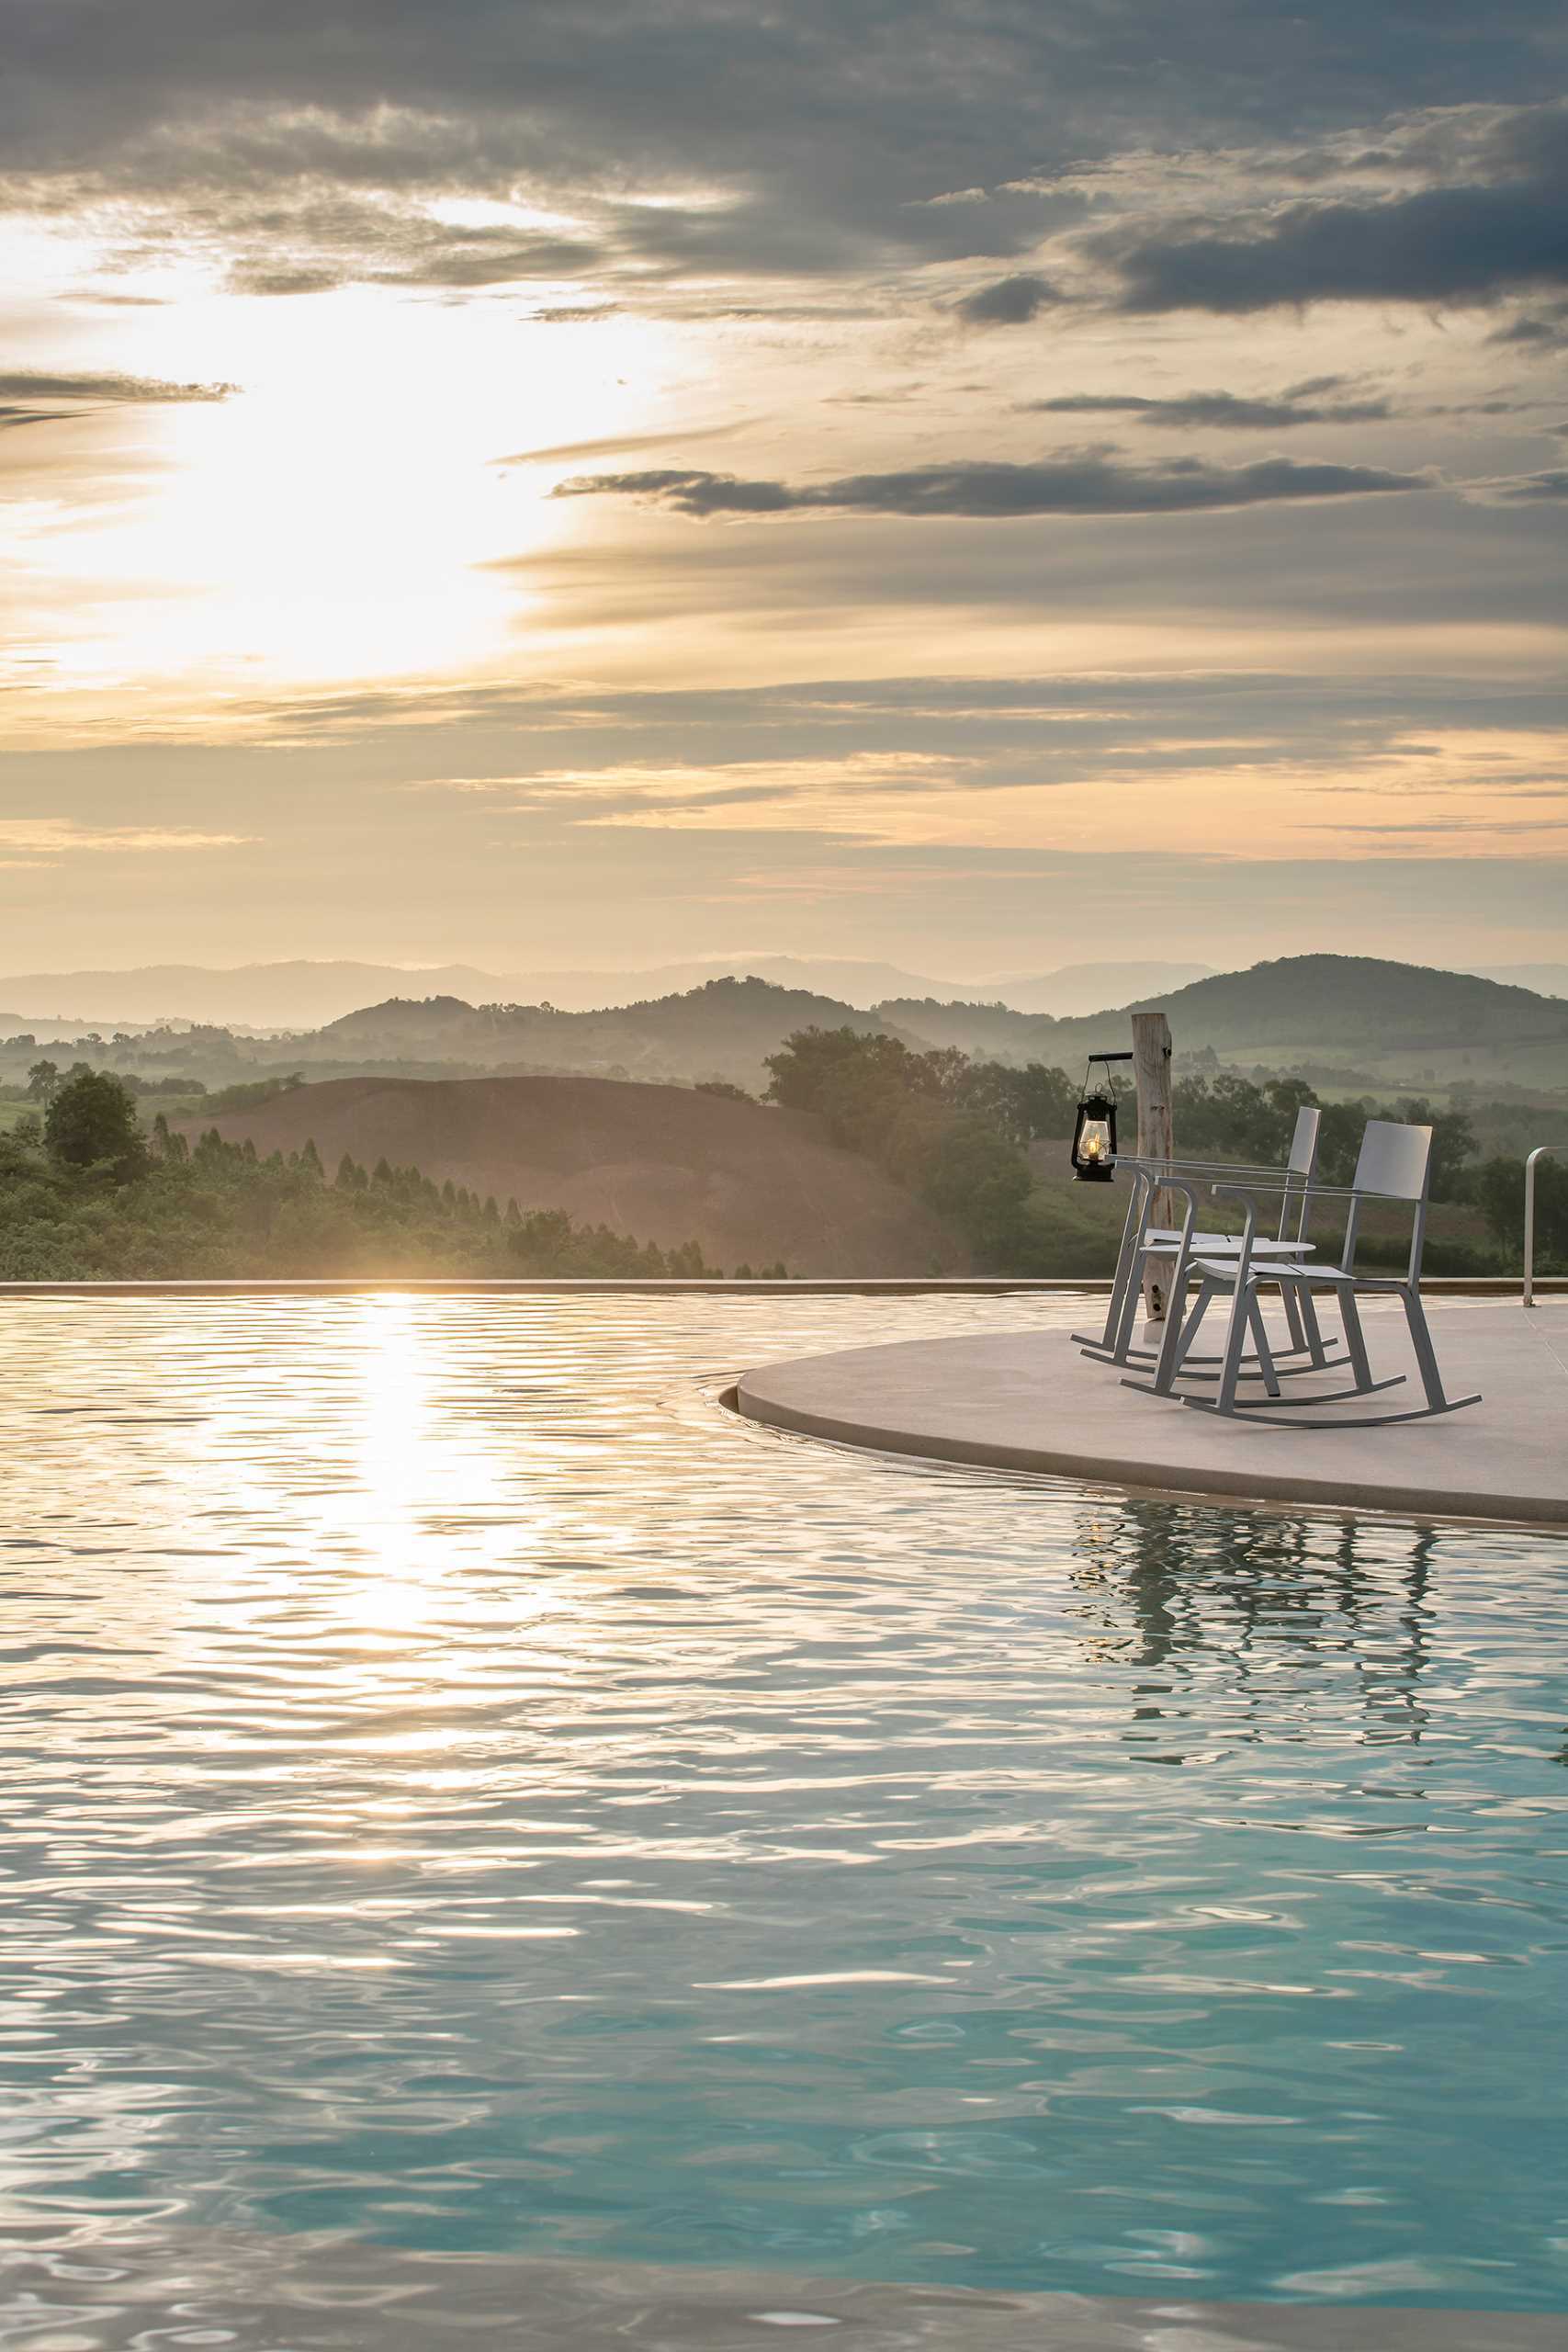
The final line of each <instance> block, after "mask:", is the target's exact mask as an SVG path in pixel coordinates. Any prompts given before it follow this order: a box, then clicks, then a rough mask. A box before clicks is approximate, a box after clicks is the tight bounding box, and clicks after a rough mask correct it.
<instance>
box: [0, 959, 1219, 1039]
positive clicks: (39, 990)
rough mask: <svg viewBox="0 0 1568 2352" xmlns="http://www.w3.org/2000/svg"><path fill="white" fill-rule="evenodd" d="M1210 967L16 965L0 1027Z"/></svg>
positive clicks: (1076, 982) (1090, 999) (1012, 993)
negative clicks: (396, 1002)
mask: <svg viewBox="0 0 1568 2352" xmlns="http://www.w3.org/2000/svg"><path fill="white" fill-rule="evenodd" d="M1209 969H1210V967H1209V966H1208V965H1206V964H1169V963H1165V964H1162V963H1150V962H1147V961H1137V960H1129V961H1127V962H1125V963H1099V964H1067V965H1065V966H1064V967H1062V968H1061V969H1060V970H1059V971H1055V972H1051V971H1047V972H1042V973H1037V974H1034V975H1027V974H1021V975H1015V976H1013V977H1012V978H1005V979H992V980H934V979H929V978H923V977H922V976H921V975H920V974H919V973H916V972H906V971H902V970H900V969H899V967H897V965H894V964H881V963H874V962H869V961H863V960H858V959H855V958H845V957H837V958H833V957H824V956H705V957H699V958H697V959H695V960H694V961H691V962H688V963H682V964H662V965H657V966H653V967H650V968H649V969H647V970H643V971H633V972H605V971H574V972H547V971H546V972H539V971H534V972H491V971H485V970H483V969H481V968H480V967H479V966H478V965H474V964H435V965H429V966H423V967H417V968H412V969H411V968H405V967H401V966H398V965H393V964H357V963H309V962H301V963H288V964H242V965H239V966H237V967H234V968H233V969H232V970H221V969H218V968H215V967H211V966H208V965H203V964H147V965H142V966H141V967H139V968H137V969H135V970H128V971H110V970H104V971H79V972H16V973H12V974H10V975H9V976H8V977H6V978H0V1004H11V1005H16V1006H17V1007H18V1008H19V1010H18V1011H17V1012H0V1030H4V1029H7V1028H9V1029H12V1030H15V1029H18V1028H26V1029H30V1030H31V1031H32V1032H33V1034H34V1035H36V1036H39V1037H40V1038H44V1039H46V1040H47V1039H48V1038H49V1037H50V1036H51V1035H73V1036H74V1035H78V1034H80V1032H81V1031H82V1030H83V1029H101V1030H103V1031H105V1032H106V1033H107V1032H109V1031H112V1030H114V1029H117V1028H124V1027H127V1026H132V1027H134V1026H139V1025H143V1024H146V1023H152V1022H156V1021H165V1020H166V1021H200V1022H211V1023H219V1024H222V1025H224V1026H228V1027H232V1028H242V1029H274V1030H281V1029H288V1030H298V1029H314V1028H318V1027H320V1026H321V1024H322V1023H325V1022H331V1021H337V1020H339V1019H341V1018H342V1016H343V1015H344V1013H348V1012H355V1011H357V1010H358V1009H359V1008H360V1007H362V1006H365V1005H372V1004H376V1003H378V1002H382V1001H385V1000H386V999H388V998H389V997H440V996H448V997H457V998H459V999H461V1000H462V1001H464V1002H465V1003H467V1004H471V1005H482V1004H530V1005H534V1004H549V1005H553V1006H555V1007H557V1008H558V1010H559V1011H561V1012H592V1011H596V1010H601V1009H605V1008H610V1007H615V1006H619V1005H627V1004H637V1003H640V1002H646V1001H649V999H652V998H657V997H668V996H674V995H678V994H680V993H682V991H684V990H686V989H694V988H698V987H700V986H701V985H702V983H703V982H704V981H705V980H711V979H718V978H724V977H726V976H727V975H732V976H734V977H736V978H743V977H744V976H745V975H747V974H749V973H750V974H754V975H755V976H756V977H757V978H759V979H763V980H771V981H773V983H774V985H775V986H777V987H781V988H786V989H803V990H805V991H806V992H807V994H809V995H813V996H822V997H832V998H834V999H836V1000H838V1001H840V1002H842V1003H845V1004H849V1005H852V1006H854V1007H856V1008H858V1009H859V1010H860V1011H862V1012H865V1011H867V1010H869V1009H870V1007H871V1006H873V1005H874V1004H879V1003H882V1002H883V1001H886V999H888V998H891V997H919V998H931V999H933V1000H935V1001H937V1002H939V1003H951V1002H952V1001H953V1000H955V999H958V998H964V999H969V1000H973V1001H979V1002H995V1001H998V1000H1000V1001H1002V1002H1004V1003H1007V1004H1010V1005H1011V1006H1013V1007H1014V1008H1015V1009H1016V1010H1017V1011H1018V1012H1054V1013H1057V1014H1061V1015H1071V1014H1073V1013H1077V1012H1093V1011H1094V1009H1095V1007H1096V1006H1097V1005H1100V1004H1110V1003H1125V1002H1126V1001H1128V1000H1129V999H1130V998H1132V997H1134V996H1140V995H1148V994H1151V993H1152V992H1153V991H1154V990H1156V989H1170V988H1180V987H1182V986H1184V985H1185V984H1186V982H1188V981H1189V980H1193V979H1198V978H1201V977H1202V976H1203V975H1204V974H1205V973H1206V972H1207V971H1208V970H1209Z"/></svg>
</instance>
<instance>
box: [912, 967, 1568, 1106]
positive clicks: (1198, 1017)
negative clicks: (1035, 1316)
mask: <svg viewBox="0 0 1568 2352" xmlns="http://www.w3.org/2000/svg"><path fill="white" fill-rule="evenodd" d="M1156 1006H1158V1007H1161V1008H1163V1010H1164V1011H1165V1012H1166V1013H1167V1014H1168V1017H1169V1020H1170V1026H1171V1034H1172V1036H1173V1038H1174V1040H1175V1044H1176V1050H1177V1054H1178V1056H1179V1057H1181V1058H1185V1059H1190V1058H1191V1057H1193V1056H1195V1055H1201V1054H1207V1053H1212V1054H1213V1055H1215V1056H1217V1057H1219V1059H1220V1060H1221V1061H1222V1062H1225V1063H1229V1064H1233V1065H1235V1066H1237V1067H1242V1068H1247V1067H1250V1066H1252V1065H1261V1066H1263V1067H1265V1068H1267V1069H1291V1068H1293V1067H1295V1066H1297V1065H1299V1064H1305V1063H1312V1064H1315V1065H1322V1064H1338V1065H1342V1066H1344V1067H1345V1068H1347V1069H1353V1070H1355V1071H1357V1072H1359V1073H1360V1074H1362V1075H1363V1076H1364V1077H1368V1078H1371V1079H1372V1080H1376V1081H1378V1082H1379V1083H1383V1084H1390V1085H1393V1084H1405V1085H1411V1086H1417V1085H1427V1086H1432V1085H1437V1086H1445V1085H1451V1084H1453V1083H1455V1082H1456V1081H1458V1080H1471V1081H1472V1082H1479V1081H1483V1080H1487V1079H1490V1080H1503V1081H1507V1082H1511V1083H1515V1084H1521V1085H1532V1086H1538V1087H1545V1088H1554V1087H1564V1086H1568V1001H1563V1000H1562V999H1560V998H1554V997H1543V996H1537V995H1535V994H1534V993H1533V992H1532V991H1531V990H1530V989H1522V988H1513V987H1506V986H1502V985H1500V984H1499V983H1498V982H1497V981H1495V980H1488V979H1482V978H1478V977H1476V976H1475V975H1473V974H1471V973H1465V972H1444V971H1437V970H1432V969H1428V968H1427V967H1426V966H1425V965H1419V964H1395V963H1389V962H1384V961H1382V960H1380V959H1378V958H1375V957H1372V956H1285V957H1282V958H1281V959H1280V961H1279V962H1277V963H1269V964H1255V965H1254V966H1253V967H1252V968H1251V969H1250V970H1249V971H1246V972H1219V973H1216V974H1214V976H1213V978H1209V979H1203V980H1194V981H1193V982H1192V983H1191V985H1190V987H1187V988H1184V989H1174V990H1172V991H1171V992H1169V993H1168V994H1165V995H1161V996H1159V997H1155V998H1145V999H1144V1000H1143V1001H1141V1002H1140V1003H1137V1004H1134V1005H1126V1006H1122V1007H1119V1008H1116V1009H1113V1010H1108V1011H1106V1012H1097V1013H1094V1014H1092V1015H1091V1016H1089V1017H1088V1018H1086V1019H1081V1020H1077V1021H1053V1020H1051V1019H1050V1018H1049V1017H1048V1016H1046V1015H1044V1014H1036V1015H1033V1016H1030V1015H1026V1014H1022V1013H1016V1012H1010V1011H1009V1010H1008V1008H1007V1007H1006V1006H1002V1005H925V1004H916V1003H912V1002H908V1001H901V1002H898V1003H896V1004H890V1005H883V1006H880V1007H879V1008H878V1011H879V1012H881V1013H882V1014H883V1015H884V1016H885V1017H886V1018H888V1019H890V1020H893V1021H896V1022H897V1023H899V1024H900V1025H901V1026H902V1027H905V1028H906V1029H909V1030H915V1031H918V1032H919V1034H921V1035H929V1036H930V1037H931V1042H932V1043H933V1044H941V1045H953V1046H959V1047H960V1048H961V1049H963V1050H964V1051H965V1052H968V1053H982V1054H991V1055H999V1056H1005V1057H1008V1058H1009V1059H1033V1060H1039V1061H1046V1062H1053V1063H1055V1064H1056V1065H1058V1066H1059V1067H1061V1068H1064V1069H1075V1068H1077V1066H1079V1065H1081V1064H1082V1062H1083V1061H1084V1059H1085V1058H1086V1057H1087V1056H1088V1055H1089V1054H1090V1053H1092V1052H1094V1051H1095V1050H1097V1049H1098V1048H1105V1049H1109V1050H1115V1049H1116V1048H1119V1047H1122V1046H1125V1045H1126V1044H1127V1042H1128V1037H1129V1018H1128V1017H1129V1015H1130V1014H1131V1013H1132V1012H1140V1011H1145V1010H1148V1009H1152V1008H1154V1007H1156Z"/></svg>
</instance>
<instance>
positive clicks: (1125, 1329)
mask: <svg viewBox="0 0 1568 2352" xmlns="http://www.w3.org/2000/svg"><path fill="white" fill-rule="evenodd" d="M1322 1119H1323V1114H1322V1112H1321V1111H1319V1110H1318V1109H1316V1108H1315V1106H1314V1105H1311V1104H1307V1103H1303V1105H1302V1107H1301V1109H1300V1110H1298V1112H1297V1113H1296V1124H1295V1128H1294V1130H1293V1132H1292V1136H1291V1148H1290V1152H1289V1155H1288V1157H1287V1159H1286V1161H1285V1166H1284V1169H1283V1171H1281V1170H1279V1169H1277V1168H1271V1169H1269V1170H1261V1169H1250V1168H1245V1167H1238V1166H1235V1164H1231V1165H1227V1164H1226V1163H1225V1162H1224V1161H1220V1160H1195V1159H1138V1158H1136V1157H1128V1156H1127V1155H1125V1154H1121V1155H1118V1158H1117V1161H1116V1165H1117V1167H1118V1168H1119V1169H1122V1168H1126V1169H1129V1170H1131V1171H1132V1174H1133V1178H1134V1185H1133V1196H1132V1198H1131V1200H1130V1201H1129V1202H1128V1204H1127V1216H1126V1222H1125V1224H1124V1226H1123V1227H1122V1249H1121V1253H1120V1255H1119V1257H1118V1259H1117V1262H1116V1274H1115V1279H1114V1281H1113V1282H1112V1283H1111V1301H1110V1306H1109V1307H1108V1309H1107V1312H1106V1317H1105V1329H1104V1330H1103V1332H1101V1333H1100V1334H1099V1335H1098V1337H1097V1336H1094V1335H1091V1334H1090V1333H1089V1332H1085V1331H1075V1332H1074V1333H1073V1338H1074V1339H1075V1340H1077V1343H1078V1345H1079V1347H1080V1348H1081V1349H1082V1351H1083V1352H1084V1353H1085V1355H1088V1356H1092V1357H1093V1358H1094V1359H1095V1361H1096V1362H1097V1363H1114V1364H1127V1363H1134V1362H1143V1363H1149V1364H1152V1363H1155V1362H1156V1352H1157V1351H1156V1350H1155V1349H1154V1348H1152V1347H1140V1346H1137V1345H1135V1344H1134V1338H1133V1333H1134V1329H1135V1327H1136V1323H1137V1312H1138V1299H1139V1296H1140V1294H1141V1291H1142V1288H1143V1281H1144V1274H1145V1268H1146V1266H1147V1265H1148V1263H1149V1261H1162V1260H1165V1259H1168V1258H1174V1259H1177V1260H1178V1261H1180V1260H1182V1259H1184V1258H1185V1259H1186V1260H1189V1261H1190V1259H1191V1258H1192V1257H1193V1256H1194V1254H1196V1253H1200V1252H1201V1254H1203V1255H1204V1256H1207V1257H1211V1258H1222V1259H1230V1258H1234V1257H1236V1256H1238V1255H1239V1253H1240V1250H1241V1246H1242V1238H1243V1237H1242V1236H1241V1235H1240V1234H1237V1233H1201V1232H1197V1231H1194V1230H1193V1227H1194V1223H1195V1219H1196V1215H1197V1188H1198V1186H1199V1185H1200V1184H1201V1183H1202V1182H1204V1181H1207V1182H1208V1183H1209V1185H1210V1188H1211V1189H1212V1190H1213V1189H1216V1188H1217V1184H1218V1182H1220V1181H1223V1180H1226V1179H1229V1180H1233V1181H1234V1180H1240V1179H1244V1178H1245V1179H1247V1180H1249V1181H1250V1180H1252V1179H1254V1178H1258V1179H1259V1180H1261V1185H1262V1187H1263V1188H1267V1189H1273V1187H1274V1185H1275V1184H1278V1185H1279V1189H1280V1216H1279V1225H1278V1230H1277V1232H1276V1233H1275V1234H1274V1235H1272V1236H1270V1237H1264V1236H1258V1237H1255V1238H1254V1240H1253V1244H1252V1254H1253V1257H1254V1259H1255V1260H1258V1261H1263V1260H1267V1261H1269V1262H1270V1263H1272V1262H1273V1261H1275V1260H1291V1261H1300V1260H1303V1259H1305V1258H1310V1257H1311V1256H1312V1254H1313V1250H1314V1246H1315V1245H1314V1243H1313V1242H1311V1241H1309V1240H1308V1238H1307V1234H1306V1222H1307V1187H1308V1186H1309V1185H1310V1183H1311V1182H1312V1178H1313V1174H1314V1170H1315V1168H1316V1165H1317V1137H1318V1128H1319V1126H1320V1125H1321V1124H1322ZM1281 1173H1282V1178H1283V1181H1282V1182H1280V1177H1281ZM1160 1193H1177V1194H1179V1196H1180V1197H1181V1198H1182V1199H1183V1200H1184V1201H1185V1202H1186V1204H1187V1214H1186V1216H1185V1218H1184V1220H1183V1223H1182V1225H1181V1226H1180V1227H1166V1226H1154V1225H1151V1224H1150V1222H1149V1220H1150V1218H1151V1217H1152V1216H1153V1215H1154V1213H1155V1206H1156V1201H1157V1199H1158V1196H1159V1195H1160ZM1182 1287H1184V1283H1177V1284H1173V1285H1172V1299H1173V1302H1174V1299H1175V1298H1176V1297H1178V1296H1179V1295H1180V1292H1181V1289H1182ZM1285 1317H1286V1321H1287V1323H1288V1325H1289V1327H1290V1335H1291V1345H1290V1347H1289V1348H1287V1349H1282V1350H1276V1351H1274V1353H1275V1358H1276V1361H1278V1359H1280V1357H1292V1356H1305V1357H1306V1358H1307V1361H1306V1362H1305V1363H1300V1364H1287V1365H1285V1366H1284V1367H1283V1368H1284V1369H1285V1370H1286V1372H1287V1374H1291V1373H1297V1372H1319V1371H1322V1370H1323V1369H1324V1368H1325V1366H1326V1365H1327V1364H1328V1363H1330V1362H1331V1361H1332V1359H1331V1358H1330V1356H1329V1355H1328V1352H1327V1351H1326V1350H1325V1346H1324V1343H1323V1339H1322V1334H1321V1332H1320V1331H1319V1329H1318V1325H1317V1317H1316V1313H1315V1311H1314V1306H1313V1303H1312V1298H1311V1295H1310V1294H1308V1295H1305V1296H1304V1297H1303V1300H1302V1301H1301V1303H1300V1305H1299V1306H1298V1303H1297V1301H1296V1299H1295V1297H1294V1296H1293V1295H1292V1294H1290V1293H1287V1294H1286V1306H1285ZM1221 1363H1222V1359H1221V1358H1220V1357H1219V1356H1207V1357H1200V1356H1194V1355H1192V1354H1191V1353H1190V1352H1189V1354H1188V1356H1187V1364H1188V1368H1189V1371H1190V1373H1191V1374H1192V1376H1193V1377H1194V1378H1197V1379H1213V1378H1217V1377H1218V1371H1217V1367H1218V1366H1219V1365H1220V1364H1221ZM1255 1369H1256V1359H1255V1358H1246V1359H1244V1364H1243V1376H1246V1377H1252V1376H1254V1374H1255Z"/></svg>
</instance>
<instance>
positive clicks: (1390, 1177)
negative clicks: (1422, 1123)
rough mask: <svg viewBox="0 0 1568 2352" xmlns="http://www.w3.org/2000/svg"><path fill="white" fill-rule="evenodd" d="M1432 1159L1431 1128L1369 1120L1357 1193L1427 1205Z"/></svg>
mask: <svg viewBox="0 0 1568 2352" xmlns="http://www.w3.org/2000/svg"><path fill="white" fill-rule="evenodd" d="M1431 1157H1432V1130H1431V1128H1430V1127H1413V1126H1408V1125H1405V1124H1404V1121H1402V1120H1396V1119H1369V1120H1368V1121H1367V1131H1366V1133H1365V1135H1364V1136H1362V1137H1361V1148H1360V1152H1359V1155H1358V1157H1357V1160H1356V1178H1355V1182H1356V1190H1357V1192H1358V1193H1387V1194H1389V1195H1390V1197H1391V1198H1392V1199H1393V1200H1396V1201H1423V1200H1425V1199H1426V1197H1427V1163H1428V1161H1429V1160H1430V1159H1431Z"/></svg>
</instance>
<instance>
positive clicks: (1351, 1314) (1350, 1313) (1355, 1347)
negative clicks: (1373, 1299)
mask: <svg viewBox="0 0 1568 2352" xmlns="http://www.w3.org/2000/svg"><path fill="white" fill-rule="evenodd" d="M1339 1313H1340V1316H1341V1317H1342V1318H1343V1321H1344V1325H1345V1347H1346V1351H1347V1352H1348V1355H1349V1358H1350V1370H1351V1373H1352V1374H1353V1375H1354V1378H1355V1382H1356V1387H1357V1388H1358V1389H1363V1388H1370V1387H1371V1385H1372V1367H1371V1362H1370V1360H1369V1358H1368V1355H1367V1342H1366V1338H1365V1335H1364V1334H1363V1332H1362V1329H1361V1310H1360V1308H1359V1306H1357V1304H1356V1294H1355V1292H1354V1291H1353V1290H1351V1289H1350V1288H1349V1287H1348V1285H1347V1286H1346V1288H1345V1289H1343V1290H1342V1291H1341V1292H1340V1294H1339Z"/></svg>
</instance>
